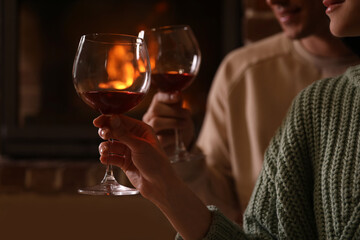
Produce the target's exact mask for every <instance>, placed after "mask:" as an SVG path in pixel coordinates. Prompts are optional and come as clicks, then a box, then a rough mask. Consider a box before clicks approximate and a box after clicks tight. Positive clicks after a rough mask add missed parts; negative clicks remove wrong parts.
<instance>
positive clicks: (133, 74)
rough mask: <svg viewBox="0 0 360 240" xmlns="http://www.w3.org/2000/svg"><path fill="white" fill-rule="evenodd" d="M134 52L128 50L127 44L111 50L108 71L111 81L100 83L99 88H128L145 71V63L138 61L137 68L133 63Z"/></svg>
mask: <svg viewBox="0 0 360 240" xmlns="http://www.w3.org/2000/svg"><path fill="white" fill-rule="evenodd" d="M134 57H135V56H134V54H133V53H132V52H131V51H128V48H127V47H126V46H120V45H119V46H115V47H113V48H112V49H111V50H110V51H109V56H108V61H107V65H106V71H107V73H108V78H109V81H108V82H106V83H100V84H99V88H115V89H119V90H121V89H126V88H128V87H130V86H131V85H132V84H133V82H134V80H135V79H136V78H137V77H139V75H140V72H145V70H146V69H145V64H144V63H143V62H142V61H140V60H139V61H138V67H139V69H135V68H134V66H133V64H132V63H131V62H132V61H133V58H134Z"/></svg>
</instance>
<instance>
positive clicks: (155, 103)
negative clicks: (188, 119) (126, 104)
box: [143, 92, 182, 123]
mask: <svg viewBox="0 0 360 240" xmlns="http://www.w3.org/2000/svg"><path fill="white" fill-rule="evenodd" d="M181 102H182V98H181V95H180V94H179V93H172V94H169V93H161V92H159V93H157V94H155V95H154V97H153V100H152V101H151V104H150V106H149V108H148V110H147V112H146V113H145V114H144V117H143V121H144V122H146V123H148V122H149V121H150V120H151V119H152V118H154V117H175V118H181V117H182V116H181V113H180V114H179V110H180V109H181Z"/></svg>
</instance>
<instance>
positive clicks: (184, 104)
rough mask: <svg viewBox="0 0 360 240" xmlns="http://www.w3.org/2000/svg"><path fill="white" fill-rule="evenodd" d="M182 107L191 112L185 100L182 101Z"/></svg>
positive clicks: (187, 101)
mask: <svg viewBox="0 0 360 240" xmlns="http://www.w3.org/2000/svg"><path fill="white" fill-rule="evenodd" d="M182 107H183V108H185V109H188V110H191V106H190V102H189V100H187V99H183V102H182Z"/></svg>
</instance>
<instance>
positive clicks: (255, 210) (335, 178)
mask: <svg viewBox="0 0 360 240" xmlns="http://www.w3.org/2000/svg"><path fill="white" fill-rule="evenodd" d="M359 131H360V65H358V66H356V67H352V68H349V69H348V70H347V72H346V73H345V74H344V75H342V76H339V77H336V78H329V79H324V80H320V81H317V82H315V83H314V84H312V85H311V86H310V87H308V88H306V89H305V90H303V91H302V92H301V93H300V94H299V95H298V96H297V97H296V99H295V100H294V102H293V104H292V107H291V109H290V111H289V112H288V115H287V118H286V120H285V121H284V123H283V125H282V126H281V127H280V129H279V130H278V132H277V134H276V135H275V137H274V138H273V139H272V141H271V143H270V145H269V148H268V149H267V151H266V154H265V161H264V166H263V169H262V172H261V174H260V176H259V178H258V181H257V184H256V187H255V190H254V192H253V195H252V197H251V201H250V204H249V205H248V208H247V210H246V212H245V216H244V229H241V228H239V227H238V226H236V225H235V224H233V223H232V222H231V221H228V220H226V219H225V218H224V217H223V216H222V214H221V213H219V212H218V211H217V210H216V209H215V210H214V209H212V211H213V212H214V214H213V215H214V217H213V223H212V225H211V227H210V229H209V232H208V234H207V236H206V237H205V238H204V239H360V132H359ZM235 228H236V230H234V229H235ZM229 233H231V234H229Z"/></svg>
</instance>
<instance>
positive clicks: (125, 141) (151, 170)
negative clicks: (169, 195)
mask: <svg viewBox="0 0 360 240" xmlns="http://www.w3.org/2000/svg"><path fill="white" fill-rule="evenodd" d="M93 123H94V125H95V126H96V127H98V128H99V131H98V133H99V135H100V137H101V138H102V139H104V140H109V139H116V140H114V141H106V142H102V143H101V144H100V146H99V152H100V155H101V156H100V161H101V162H102V163H103V164H106V163H109V164H112V165H115V166H118V167H120V168H121V169H122V170H123V171H124V173H125V174H126V175H127V177H128V178H129V180H130V182H131V183H132V184H133V185H134V187H135V188H137V189H138V190H139V191H140V193H141V194H142V195H143V196H144V197H145V198H149V199H150V198H152V200H154V198H161V197H162V196H160V195H162V194H164V193H165V192H166V191H167V189H166V188H167V186H168V185H170V184H171V183H177V182H178V179H177V177H176V174H174V173H173V169H172V167H171V165H170V163H169V160H168V159H167V157H166V155H165V153H164V152H163V150H162V148H161V146H160V144H159V142H158V140H157V138H156V136H155V133H154V131H153V130H152V128H151V127H150V126H148V125H146V124H145V123H143V122H141V121H138V120H135V119H133V118H129V117H126V116H122V115H112V116H107V115H101V116H99V117H98V118H96V119H95V120H94V122H93ZM164 182H167V184H164Z"/></svg>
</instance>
